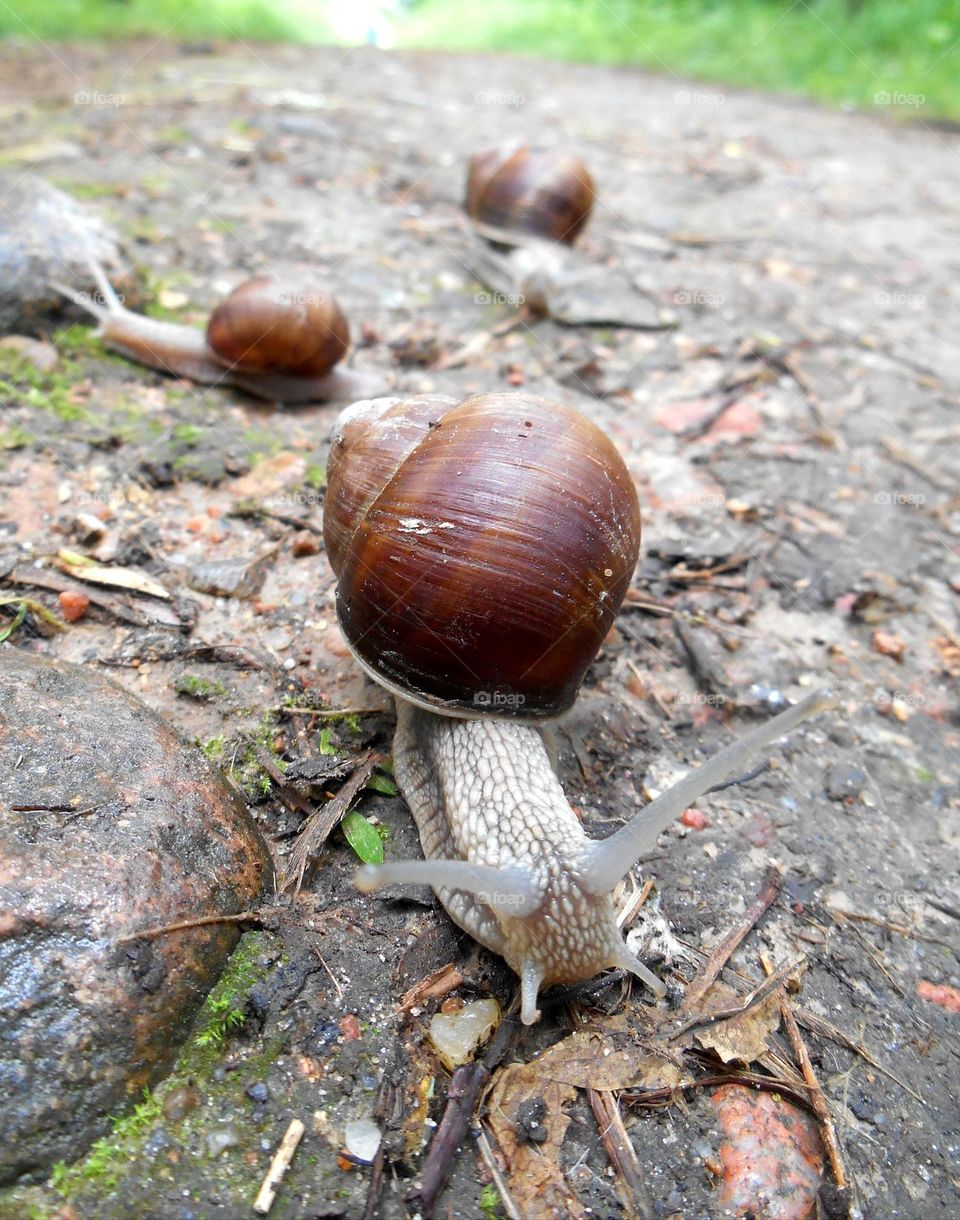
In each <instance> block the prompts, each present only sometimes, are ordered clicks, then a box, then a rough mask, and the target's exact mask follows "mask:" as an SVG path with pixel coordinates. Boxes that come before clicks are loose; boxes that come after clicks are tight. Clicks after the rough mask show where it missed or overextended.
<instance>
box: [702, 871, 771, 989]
mask: <svg viewBox="0 0 960 1220" xmlns="http://www.w3.org/2000/svg"><path fill="white" fill-rule="evenodd" d="M780 880H781V877H780V873H779V871H778V870H777V869H775V868H772V869H770V871H769V872H768V873H767V875H766V877H765V878H764V882H763V885H762V886H761V887H760V893H759V894H758V895H757V897H756V899H755V901H754V903H753V905H752V906H751V907H750V908H749V909H748V911H747V913H746V915H745V916H744V917H743V921H742V922H741V924H740V925H739V927H736V928H734V929H733V930H732V931H730V932H728V933H727V935H726V936H725V937H724V938H723V940H722V941H721V942H720V944H719V945H717V947H716V948H715V949H714V951H713V952H712V953H711V954H710V957H709V959H708V961H707V964H706V966H704V968H703V970H702V971H701V973H700V974H699V975H698V976H697V977H696V978H695V979H694V980H693V981H692V982H691V984H690V986H689V987H688V988H687V995H686V999H685V1000H684V1008H686V1009H688V1010H689V1009H690V1008H691V1007H692V1006H693V1005H694V1004H696V1003H698V1002H699V1001H700V1000H701V999H703V997H704V996H705V995H706V994H707V992H708V991H709V990H710V988H711V987H712V986H713V984H714V983H715V982H716V981H717V978H718V976H719V974H720V971H721V970H722V969H723V968H724V966H725V965H726V964H727V962H728V961H729V960H730V958H731V957H732V956H733V953H734V950H735V949H736V948H737V946H738V945H739V944H740V942H741V941H742V940H743V938H744V937H745V936H746V935H747V933H748V932H749V931H750V930H751V928H753V927H754V926H755V925H756V924H758V923H759V922H760V920H761V919H762V918H763V916H764V915H765V914H766V912H767V910H768V909H769V908H770V907H771V906H772V905H773V903H774V902H775V901H776V899H777V897H778V895H779V894H780Z"/></svg>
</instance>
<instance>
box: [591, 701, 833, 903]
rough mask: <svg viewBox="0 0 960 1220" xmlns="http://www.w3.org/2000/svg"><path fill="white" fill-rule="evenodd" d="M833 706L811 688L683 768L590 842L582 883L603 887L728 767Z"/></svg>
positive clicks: (625, 869)
mask: <svg viewBox="0 0 960 1220" xmlns="http://www.w3.org/2000/svg"><path fill="white" fill-rule="evenodd" d="M835 706H836V699H835V698H834V696H833V695H832V694H831V693H830V692H829V691H821V690H818V691H814V692H813V693H812V694H810V695H807V696H806V698H805V699H801V700H800V702H799V703H795V704H794V705H793V706H792V707H790V708H787V710H786V711H785V712H780V714H779V715H777V716H774V717H773V718H772V719H770V720H768V721H766V722H765V723H764V724H761V725H758V727H757V728H755V729H753V730H752V731H751V732H749V733H746V734H744V736H743V737H738V738H737V740H736V741H733V742H731V743H730V745H728V746H725V747H724V748H723V749H722V750H719V751H718V752H717V753H716V754H714V756H713V757H712V758H710V759H708V760H707V761H706V762H705V763H702V764H701V765H700V766H699V767H695V768H694V769H693V770H692V771H689V772H688V773H687V774H686V775H685V776H684V777H683V779H681V780H678V782H677V783H676V784H674V785H673V787H672V788H669V789H668V790H667V791H666V792H664V793H662V794H661V795H660V796H658V797H657V798H656V800H654V801H651V803H650V804H649V805H647V806H646V807H645V808H644V809H641V810H640V812H639V813H637V814H634V816H633V818H632V819H631V820H630V821H629V822H628V823H627V824H626V826H624V827H623V828H622V829H620V830H618V831H617V832H616V833H615V834H613V835H611V836H610V838H608V839H604V840H603V841H602V842H600V843H594V844H593V845H592V846H591V848H590V851H589V861H588V864H587V870H586V872H585V874H584V885H585V886H586V888H587V889H589V891H590V892H591V893H592V894H604V893H609V892H610V890H612V889H613V887H614V886H615V885H616V884H617V882H618V881H620V880H621V878H623V877H625V876H626V875H627V873H628V872H629V871H630V869H631V868H633V866H634V864H636V862H637V860H638V859H639V858H640V856H641V855H643V853H644V852H646V851H648V850H649V849H650V848H651V847H652V846H653V845H654V843H656V841H657V837H658V835H660V834H661V833H662V832H663V831H664V830H666V828H667V827H668V826H669V825H670V823H671V822H673V821H674V820H675V819H676V818H678V817H679V816H680V814H681V813H683V811H684V810H685V809H689V807H690V806H691V805H692V804H693V803H694V801H696V800H698V799H699V798H700V797H701V796H703V794H704V793H705V792H706V791H707V790H708V789H709V788H712V787H713V785H714V784H719V783H721V782H722V781H723V780H724V779H726V778H727V776H728V775H730V774H731V773H732V772H733V771H736V770H737V769H739V768H741V767H743V766H744V765H745V764H746V763H747V761H748V760H749V759H750V757H751V755H752V754H754V753H755V752H756V751H757V750H760V749H762V748H763V747H764V746H769V745H772V744H773V742H775V741H776V740H777V738H779V737H783V736H784V734H786V733H789V732H791V731H792V730H793V729H795V728H796V727H797V725H799V724H800V723H802V721H804V720H806V719H807V717H808V716H813V715H816V713H818V712H822V711H826V710H827V709H828V708H831V707H835Z"/></svg>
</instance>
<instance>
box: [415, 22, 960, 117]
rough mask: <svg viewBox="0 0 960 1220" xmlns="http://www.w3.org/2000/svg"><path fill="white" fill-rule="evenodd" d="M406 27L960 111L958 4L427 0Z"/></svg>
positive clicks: (524, 48) (844, 97)
mask: <svg viewBox="0 0 960 1220" xmlns="http://www.w3.org/2000/svg"><path fill="white" fill-rule="evenodd" d="M398 33H399V41H400V43H401V45H403V46H409V47H438V48H440V47H442V48H447V49H450V50H484V51H513V52H516V53H519V54H523V55H537V56H547V57H550V58H556V59H572V60H585V61H589V62H595V63H610V64H637V65H639V66H642V67H645V68H649V69H652V70H653V71H655V72H660V73H663V74H665V75H668V76H669V75H671V74H674V73H676V74H677V75H680V76H694V77H700V78H702V79H704V80H711V81H717V82H729V83H730V84H736V85H744V86H748V87H752V88H758V89H768V90H771V91H775V92H781V93H794V94H799V95H803V96H808V97H814V98H819V99H820V100H822V101H826V102H830V103H833V104H845V105H854V106H863V107H869V108H871V109H873V108H877V109H879V110H882V111H883V112H884V113H886V112H888V111H896V112H898V113H904V114H909V115H915V114H923V113H926V114H938V115H947V116H951V117H954V118H960V85H958V80H960V41H958V40H960V6H958V4H957V3H956V0H910V2H909V3H907V2H904V0H860V2H859V3H856V2H855V0H797V2H796V3H791V0H726V2H725V3H724V2H717V0H660V2H659V3H658V2H656V0H602V2H601V3H591V2H589V0H485V3H484V4H483V5H482V6H480V5H475V4H472V3H471V4H469V5H468V4H467V3H466V0H422V2H421V3H419V4H417V5H416V6H415V8H414V9H413V10H412V11H411V13H410V16H409V17H408V18H407V19H406V20H405V21H404V22H403V23H402V24H401V26H400V27H399V31H398ZM531 92H533V89H532V88H531ZM883 94H887V95H889V99H890V100H888V101H884V100H882V99H879V100H878V95H883ZM919 98H922V99H923V101H922V102H920V103H919V104H916V99H919Z"/></svg>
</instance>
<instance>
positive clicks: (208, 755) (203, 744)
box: [197, 736, 227, 767]
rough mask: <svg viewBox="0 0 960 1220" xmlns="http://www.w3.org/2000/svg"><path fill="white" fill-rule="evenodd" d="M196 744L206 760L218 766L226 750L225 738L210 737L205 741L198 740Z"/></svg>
mask: <svg viewBox="0 0 960 1220" xmlns="http://www.w3.org/2000/svg"><path fill="white" fill-rule="evenodd" d="M197 746H198V748H199V750H200V753H201V754H202V755H203V756H204V758H205V759H206V760H207V762H209V763H213V765H214V766H215V767H219V766H220V764H221V763H222V762H223V758H224V755H225V754H226V752H227V739H226V737H223V736H220V737H211V738H210V739H209V740H207V741H198V742H197Z"/></svg>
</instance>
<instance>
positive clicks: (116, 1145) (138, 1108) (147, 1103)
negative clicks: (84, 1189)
mask: <svg viewBox="0 0 960 1220" xmlns="http://www.w3.org/2000/svg"><path fill="white" fill-rule="evenodd" d="M162 1113H163V1108H162V1105H161V1102H160V1100H159V1098H158V1097H157V1096H156V1095H155V1094H154V1093H151V1091H150V1090H149V1089H144V1091H143V1100H142V1101H139V1102H137V1104H136V1105H135V1106H134V1107H133V1110H132V1111H131V1112H130V1113H129V1114H124V1115H123V1116H122V1117H117V1118H112V1119H111V1120H110V1132H109V1134H107V1135H105V1136H103V1138H102V1139H98V1140H97V1142H96V1143H95V1144H93V1145H92V1147H91V1148H90V1151H89V1152H88V1153H87V1155H86V1157H84V1159H83V1160H82V1161H80V1162H78V1163H77V1164H76V1165H72V1166H69V1167H68V1166H67V1165H65V1164H64V1163H63V1162H62V1161H60V1162H58V1163H57V1164H56V1165H54V1167H53V1170H52V1172H51V1174H50V1185H51V1187H52V1188H53V1190H55V1191H56V1192H57V1193H58V1194H59V1195H61V1196H62V1197H63V1198H65V1199H68V1198H70V1196H71V1195H73V1194H74V1193H75V1192H76V1190H77V1189H78V1188H79V1187H81V1186H82V1185H83V1184H84V1183H86V1182H96V1183H97V1184H98V1185H99V1186H100V1187H102V1188H103V1189H105V1190H112V1189H113V1188H114V1186H116V1184H117V1182H119V1180H120V1178H121V1176H122V1174H123V1173H124V1172H125V1171H126V1168H127V1163H128V1161H129V1159H130V1157H131V1155H132V1154H133V1152H134V1151H135V1150H136V1148H137V1146H138V1145H139V1144H140V1142H141V1140H142V1139H143V1137H144V1135H145V1134H146V1133H147V1132H148V1131H149V1130H150V1128H151V1127H152V1126H153V1125H154V1123H155V1122H156V1121H157V1119H159V1118H160V1116H161V1114H162Z"/></svg>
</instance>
